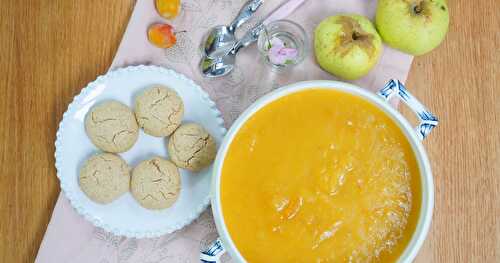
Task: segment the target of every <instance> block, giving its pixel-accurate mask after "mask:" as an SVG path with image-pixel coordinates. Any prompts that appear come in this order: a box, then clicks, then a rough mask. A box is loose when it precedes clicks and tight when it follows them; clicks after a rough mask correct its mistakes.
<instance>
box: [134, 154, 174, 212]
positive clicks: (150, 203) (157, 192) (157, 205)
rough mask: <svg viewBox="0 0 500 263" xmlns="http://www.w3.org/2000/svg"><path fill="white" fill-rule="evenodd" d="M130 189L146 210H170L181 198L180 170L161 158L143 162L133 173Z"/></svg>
mask: <svg viewBox="0 0 500 263" xmlns="http://www.w3.org/2000/svg"><path fill="white" fill-rule="evenodd" d="M130 188H131V189H130V190H131V192H132V195H133V196H134V198H135V199H136V200H137V202H139V204H140V205H141V206H143V207H144V208H147V209H164V208H168V207H170V206H172V205H173V204H174V203H175V201H176V200H177V198H178V197H179V192H180V188H181V178H180V175H179V169H178V168H177V167H176V166H175V165H174V164H173V163H172V162H170V161H168V160H165V159H162V158H160V157H154V158H152V159H150V160H146V161H142V162H141V163H139V164H138V165H137V166H136V167H135V168H134V170H133V171H132V181H131V184H130Z"/></svg>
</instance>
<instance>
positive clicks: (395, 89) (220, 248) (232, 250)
mask: <svg viewBox="0 0 500 263" xmlns="http://www.w3.org/2000/svg"><path fill="white" fill-rule="evenodd" d="M312 88H324V89H332V90H337V91H343V92H347V93H350V94H353V95H355V96H357V97H360V98H362V99H364V100H366V101H368V102H370V103H372V104H373V105H375V106H377V107H378V108H379V109H381V110H382V111H383V112H385V113H386V114H387V115H388V116H390V117H391V118H392V119H393V120H394V121H395V123H396V124H397V125H398V127H399V128H400V129H401V131H403V133H404V134H405V136H406V138H407V139H408V141H409V143H410V145H411V147H412V149H413V152H414V154H415V156H416V159H417V163H418V167H419V171H420V181H421V186H422V197H421V198H422V200H421V207H420V213H419V218H418V223H417V226H416V229H415V232H414V233H413V235H412V238H411V240H410V242H409V244H408V245H407V247H406V248H405V250H404V251H403V253H402V254H401V256H400V258H399V260H398V262H411V261H412V260H413V259H414V258H415V256H416V255H417V252H418V251H419V249H420V247H421V246H422V243H423V242H424V240H425V237H426V236H427V232H428V230H429V226H430V224H431V219H432V209H433V206H434V184H433V179H432V172H431V167H430V164H429V160H428V158H427V154H426V152H425V150H424V147H423V145H422V142H421V140H422V139H423V138H425V136H427V135H428V133H429V132H430V131H431V129H432V128H433V127H435V126H436V125H437V122H438V121H437V119H436V118H435V117H434V116H433V115H432V113H430V112H429V111H428V110H426V109H425V107H424V106H423V105H422V104H420V103H419V102H418V101H417V100H416V99H415V98H414V97H413V96H412V95H411V94H409V93H408V91H407V90H406V89H405V88H404V86H403V84H401V82H399V81H397V80H391V81H390V82H389V83H388V84H387V85H386V86H385V87H384V88H383V89H382V90H380V91H379V92H378V95H377V94H375V93H372V92H369V91H367V90H365V89H362V88H360V87H357V86H355V85H353V84H348V83H344V82H338V81H323V80H318V81H305V82H298V83H295V84H291V85H288V86H285V87H282V88H279V89H277V90H274V91H273V92H271V93H269V94H267V95H265V96H263V97H262V98H260V99H259V100H257V101H256V102H255V103H253V104H252V105H251V106H250V107H249V108H248V109H247V110H245V112H243V113H242V114H241V116H239V118H238V119H237V120H236V121H235V122H234V124H233V125H232V127H231V128H230V129H229V131H228V133H227V135H226V136H225V138H224V140H223V141H222V144H221V147H220V148H219V151H218V154H217V158H216V160H215V163H214V174H213V178H212V192H211V193H212V199H211V203H212V210H213V216H214V219H215V224H216V226H217V230H218V232H219V235H220V238H219V239H217V240H216V241H215V242H214V243H213V244H212V246H211V247H209V248H208V249H207V250H205V251H203V252H202V254H201V256H200V258H201V260H202V261H204V262H217V261H218V258H219V257H220V256H221V255H222V254H223V253H224V252H226V251H227V252H228V253H229V254H230V255H231V257H232V258H233V259H234V260H236V261H237V262H245V259H244V258H243V257H242V255H241V254H240V252H239V251H238V248H237V247H236V246H235V244H234V242H233V241H232V239H231V236H230V234H229V232H228V230H227V228H226V225H225V223H224V217H223V211H222V207H221V198H220V184H221V174H222V166H223V163H224V159H225V157H226V155H227V151H228V149H229V146H230V145H231V142H232V141H233V138H234V137H235V135H236V134H237V133H238V131H239V130H240V128H241V127H242V126H243V125H244V124H245V123H246V121H247V120H248V119H249V118H250V117H251V116H253V114H255V113H256V112H257V111H259V110H260V109H261V108H263V107H265V106H266V105H268V104H269V103H271V102H273V101H275V100H277V99H279V98H281V97H283V96H287V95H289V94H291V93H294V92H298V91H302V90H307V89H312ZM392 96H399V97H400V99H401V100H402V101H403V102H405V103H406V104H407V105H408V106H409V107H410V108H411V109H413V110H414V111H415V113H416V114H417V116H418V117H419V119H420V121H421V123H420V125H419V126H418V127H417V129H416V130H415V128H413V127H412V126H411V125H410V124H409V123H408V121H407V120H406V119H405V118H404V117H403V116H402V115H401V114H400V113H399V112H398V111H397V110H395V109H394V108H393V107H392V106H391V105H390V104H389V102H388V100H389V99H390V97H392Z"/></svg>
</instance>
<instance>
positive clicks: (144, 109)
mask: <svg viewBox="0 0 500 263" xmlns="http://www.w3.org/2000/svg"><path fill="white" fill-rule="evenodd" d="M183 115H184V104H183V102H182V99H181V98H180V97H179V95H178V94H177V92H175V91H174V90H172V89H169V88H167V87H164V86H153V87H151V88H148V89H146V90H144V91H143V92H142V93H141V94H139V95H138V96H137V98H136V99H135V116H136V118H137V121H138V123H139V126H140V127H141V128H143V129H144V132H145V133H147V134H149V135H152V136H156V137H165V136H169V135H170V134H171V133H172V132H173V131H175V129H177V127H179V125H180V124H181V121H182V116H183Z"/></svg>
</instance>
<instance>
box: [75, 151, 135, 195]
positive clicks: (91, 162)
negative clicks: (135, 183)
mask: <svg viewBox="0 0 500 263" xmlns="http://www.w3.org/2000/svg"><path fill="white" fill-rule="evenodd" d="M78 182H79V184H80V188H81V189H82V191H83V192H84V193H85V194H86V195H87V196H88V197H89V198H90V199H91V200H92V201H94V202H97V203H101V204H107V203H110V202H112V201H113V200H115V199H117V198H118V197H120V196H121V195H122V194H124V193H126V192H127V191H128V189H129V186H130V169H129V167H128V165H127V163H126V162H125V161H124V160H123V159H122V158H121V157H120V156H118V155H116V154H112V153H99V154H95V155H93V156H91V157H90V158H89V159H88V160H87V161H85V163H84V164H83V166H82V168H81V169H80V176H79V178H78Z"/></svg>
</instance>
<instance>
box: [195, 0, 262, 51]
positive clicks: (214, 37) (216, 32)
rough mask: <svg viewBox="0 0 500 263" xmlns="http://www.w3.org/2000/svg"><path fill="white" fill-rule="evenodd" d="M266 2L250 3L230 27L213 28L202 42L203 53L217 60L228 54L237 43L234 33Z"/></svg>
mask: <svg viewBox="0 0 500 263" xmlns="http://www.w3.org/2000/svg"><path fill="white" fill-rule="evenodd" d="M263 2H264V0H250V1H248V2H247V3H246V4H245V5H244V6H243V7H242V8H241V10H240V12H239V13H238V16H236V18H235V19H234V21H233V22H232V23H231V24H230V25H229V26H224V25H221V26H216V27H214V28H212V29H211V30H210V31H209V32H208V33H207V34H206V35H205V38H204V40H203V41H202V51H203V52H204V55H205V56H207V57H211V58H215V57H219V56H221V55H224V54H227V52H228V51H229V50H230V49H231V48H232V47H233V46H234V44H235V43H236V37H235V36H234V32H235V31H236V29H237V28H238V27H240V26H241V25H242V24H243V23H245V22H246V21H248V19H250V17H251V16H252V15H253V14H254V13H255V12H256V11H257V9H258V8H259V7H260V6H261V5H262V3H263Z"/></svg>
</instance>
